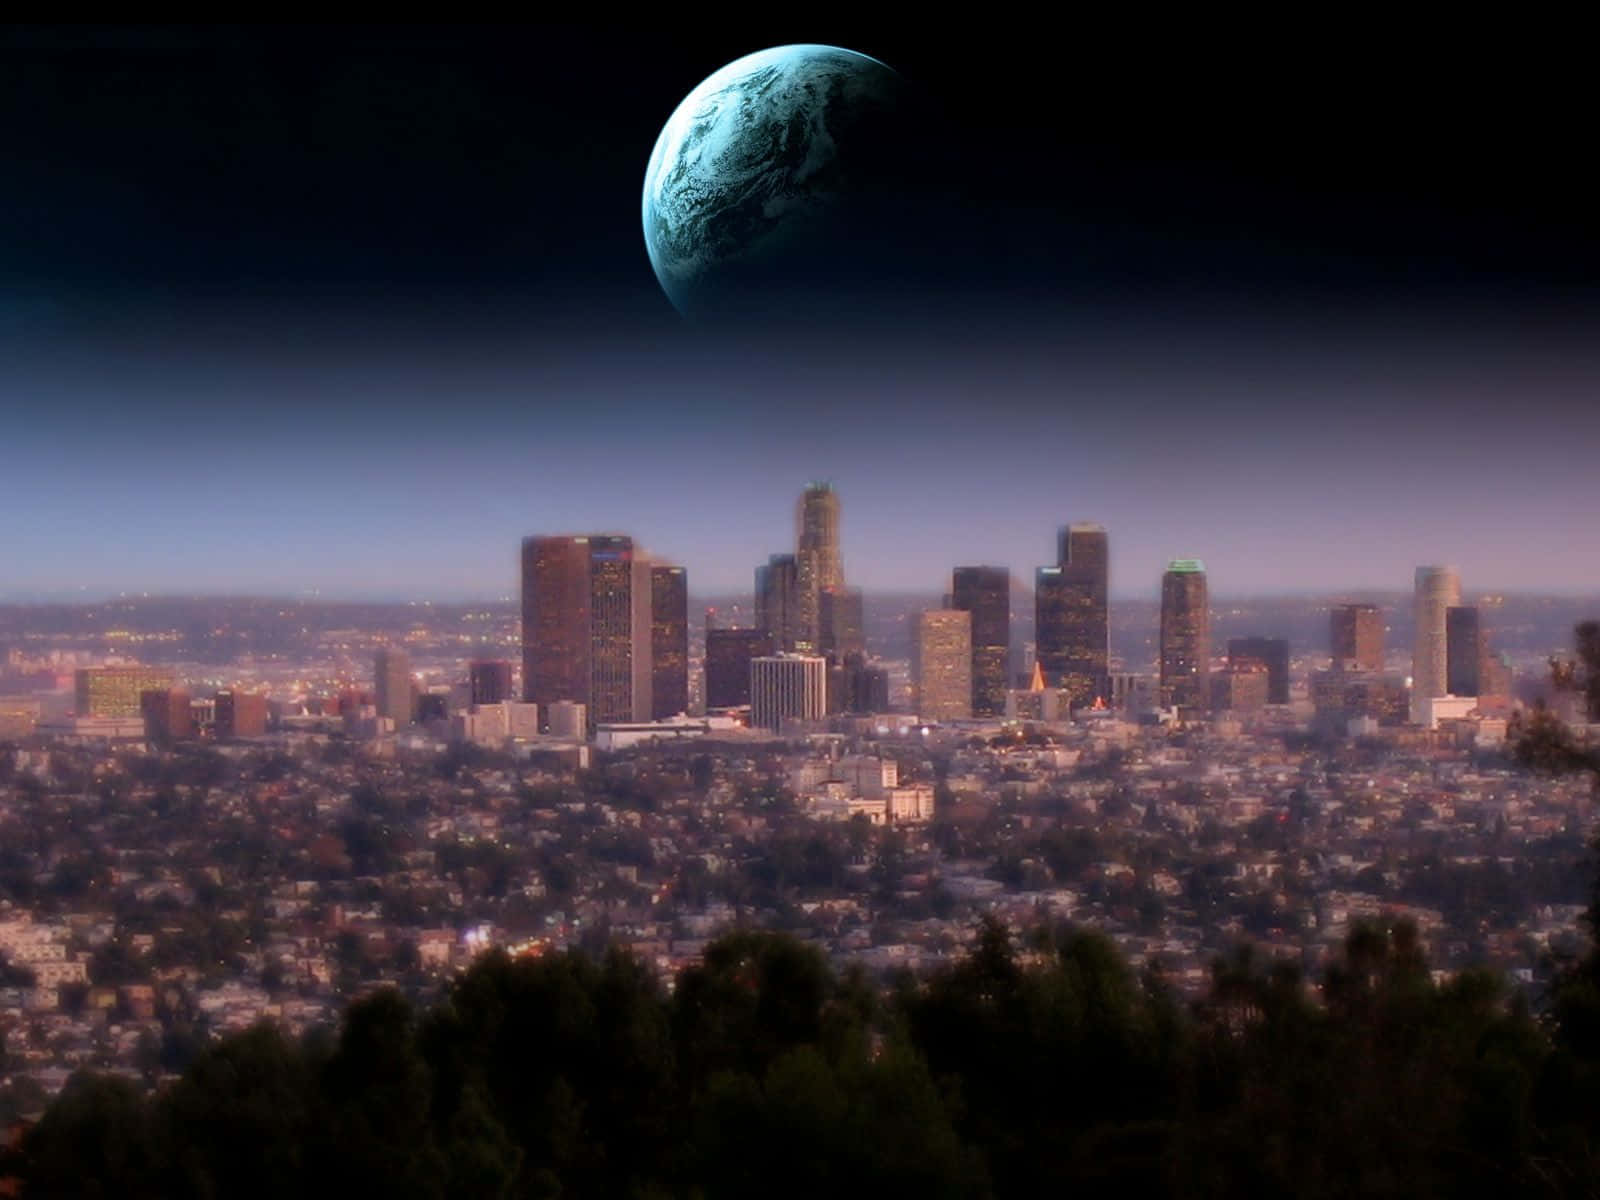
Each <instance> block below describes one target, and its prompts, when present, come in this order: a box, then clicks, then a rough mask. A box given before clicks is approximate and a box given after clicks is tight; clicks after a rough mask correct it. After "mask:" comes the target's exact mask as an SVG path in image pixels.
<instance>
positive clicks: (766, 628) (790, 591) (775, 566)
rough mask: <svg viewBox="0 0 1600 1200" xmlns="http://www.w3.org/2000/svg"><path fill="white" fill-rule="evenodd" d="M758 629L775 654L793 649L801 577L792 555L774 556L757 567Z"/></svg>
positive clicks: (797, 627) (798, 610) (798, 622)
mask: <svg viewBox="0 0 1600 1200" xmlns="http://www.w3.org/2000/svg"><path fill="white" fill-rule="evenodd" d="M756 628H757V629H760V630H761V631H762V632H763V633H765V634H767V635H768V636H769V637H771V638H772V644H773V646H774V647H776V651H775V652H776V653H779V654H784V653H789V652H791V651H793V650H794V648H795V644H796V642H797V641H798V640H799V636H798V635H799V628H800V574H799V568H798V566H797V565H796V563H795V556H794V555H792V554H774V555H772V556H770V557H769V558H768V559H767V561H766V562H765V563H763V564H762V565H761V566H759V567H757V568H756Z"/></svg>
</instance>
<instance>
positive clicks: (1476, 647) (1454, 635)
mask: <svg viewBox="0 0 1600 1200" xmlns="http://www.w3.org/2000/svg"><path fill="white" fill-rule="evenodd" d="M1444 642H1445V655H1444V657H1445V692H1446V693H1447V694H1448V695H1451V696H1476V695H1478V694H1479V693H1480V692H1481V691H1482V690H1483V683H1482V675H1483V653H1484V640H1483V624H1482V621H1481V618H1480V617H1479V613H1478V609H1477V607H1476V606H1475V605H1468V604H1458V605H1452V606H1451V607H1450V608H1448V609H1446V610H1445V614H1444Z"/></svg>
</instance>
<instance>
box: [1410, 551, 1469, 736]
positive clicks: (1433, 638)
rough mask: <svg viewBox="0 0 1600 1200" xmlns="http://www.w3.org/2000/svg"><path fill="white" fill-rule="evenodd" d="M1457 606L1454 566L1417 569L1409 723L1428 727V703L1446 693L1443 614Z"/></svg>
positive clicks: (1458, 593)
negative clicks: (1414, 637) (1414, 639)
mask: <svg viewBox="0 0 1600 1200" xmlns="http://www.w3.org/2000/svg"><path fill="white" fill-rule="evenodd" d="M1460 603H1461V577H1460V576H1459V575H1457V574H1456V569H1455V568H1454V567H1418V568H1417V576H1416V595H1415V597H1414V600H1413V605H1414V608H1413V612H1414V614H1415V620H1416V641H1415V643H1413V645H1414V649H1413V650H1412V652H1411V723H1412V724H1413V725H1430V724H1432V715H1431V713H1430V712H1429V705H1428V701H1429V700H1432V699H1433V698H1435V697H1436V696H1443V695H1446V694H1447V691H1448V688H1449V680H1448V676H1449V665H1450V664H1449V641H1448V638H1447V634H1446V631H1445V614H1446V612H1447V611H1448V610H1449V609H1450V608H1452V607H1453V606H1455V605H1458V604H1460Z"/></svg>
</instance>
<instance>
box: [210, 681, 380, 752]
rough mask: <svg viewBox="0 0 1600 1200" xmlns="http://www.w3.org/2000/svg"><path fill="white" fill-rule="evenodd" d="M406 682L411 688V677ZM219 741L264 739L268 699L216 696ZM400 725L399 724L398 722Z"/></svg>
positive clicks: (257, 694) (259, 695)
mask: <svg viewBox="0 0 1600 1200" xmlns="http://www.w3.org/2000/svg"><path fill="white" fill-rule="evenodd" d="M406 682H407V685H408V687H409V684H410V675H409V673H408V674H407V677H406ZM215 699H216V704H217V715H216V718H215V721H216V724H215V728H216V732H217V740H218V741H223V742H226V741H232V740H233V739H234V738H253V737H262V736H264V735H265V734H266V732H267V697H266V695H265V694H263V693H261V692H236V691H226V692H218V693H217V694H216V697H215ZM380 715H381V714H380ZM396 724H398V722H396Z"/></svg>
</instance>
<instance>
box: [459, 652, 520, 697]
mask: <svg viewBox="0 0 1600 1200" xmlns="http://www.w3.org/2000/svg"><path fill="white" fill-rule="evenodd" d="M467 691H468V693H469V694H470V696H471V702H472V703H473V704H504V703H505V702H506V701H507V700H515V699H516V697H515V696H514V695H513V694H512V691H511V664H510V663H509V662H507V661H506V660H505V659H503V658H480V659H475V660H473V662H472V663H470V664H469V665H468V667H467Z"/></svg>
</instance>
